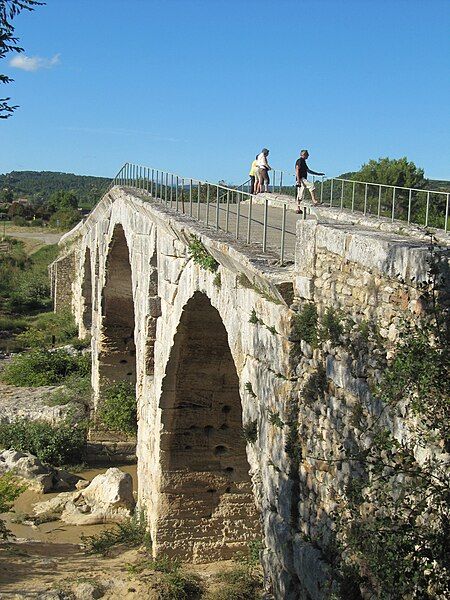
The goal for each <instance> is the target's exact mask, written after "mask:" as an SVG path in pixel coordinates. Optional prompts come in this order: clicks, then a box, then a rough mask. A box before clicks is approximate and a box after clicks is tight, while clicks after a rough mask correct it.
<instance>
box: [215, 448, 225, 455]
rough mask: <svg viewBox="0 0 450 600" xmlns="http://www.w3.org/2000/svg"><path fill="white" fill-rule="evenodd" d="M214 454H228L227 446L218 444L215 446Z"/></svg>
mask: <svg viewBox="0 0 450 600" xmlns="http://www.w3.org/2000/svg"><path fill="white" fill-rule="evenodd" d="M214 454H215V455H216V456H223V455H224V454H228V448H227V447H226V446H216V447H215V448H214Z"/></svg>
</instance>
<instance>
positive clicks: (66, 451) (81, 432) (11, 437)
mask: <svg viewBox="0 0 450 600" xmlns="http://www.w3.org/2000/svg"><path fill="white" fill-rule="evenodd" d="M86 435H87V430H86V425H85V424H84V423H72V421H71V420H69V419H68V420H66V421H64V422H63V423H59V424H58V425H55V426H53V425H51V424H50V423H46V422H44V421H29V420H27V419H21V420H18V421H15V422H14V423H0V447H1V448H4V449H9V448H14V450H18V451H20V452H30V453H31V454H34V455H35V456H37V457H38V458H39V459H40V460H41V461H43V462H46V463H49V464H51V465H54V466H57V467H59V466H63V465H71V464H79V463H81V462H82V461H83V458H84V454H85V450H86Z"/></svg>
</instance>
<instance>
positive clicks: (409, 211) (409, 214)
mask: <svg viewBox="0 0 450 600" xmlns="http://www.w3.org/2000/svg"><path fill="white" fill-rule="evenodd" d="M411 204H412V190H411V189H410V190H409V195H408V223H411Z"/></svg>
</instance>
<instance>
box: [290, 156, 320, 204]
mask: <svg viewBox="0 0 450 600" xmlns="http://www.w3.org/2000/svg"><path fill="white" fill-rule="evenodd" d="M308 157H309V152H308V150H302V151H301V152H300V158H299V159H298V160H297V162H296V163H295V178H296V180H297V213H298V214H301V212H302V210H301V208H300V203H301V201H302V200H303V196H304V195H305V189H308V190H309V193H310V194H311V198H312V201H313V205H314V206H317V205H318V204H320V202H319V200H318V199H317V196H316V193H315V191H314V190H315V189H316V188H315V187H314V183H312V182H311V181H308V173H311V175H319V176H322V175H325V173H317V172H316V171H311V169H309V168H308V165H307V164H306V159H307V158H308Z"/></svg>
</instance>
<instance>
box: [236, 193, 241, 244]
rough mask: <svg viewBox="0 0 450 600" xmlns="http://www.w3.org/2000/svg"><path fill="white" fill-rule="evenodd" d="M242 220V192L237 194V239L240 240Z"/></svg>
mask: <svg viewBox="0 0 450 600" xmlns="http://www.w3.org/2000/svg"><path fill="white" fill-rule="evenodd" d="M240 218H241V201H240V192H236V239H237V240H238V239H239V220H240Z"/></svg>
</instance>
